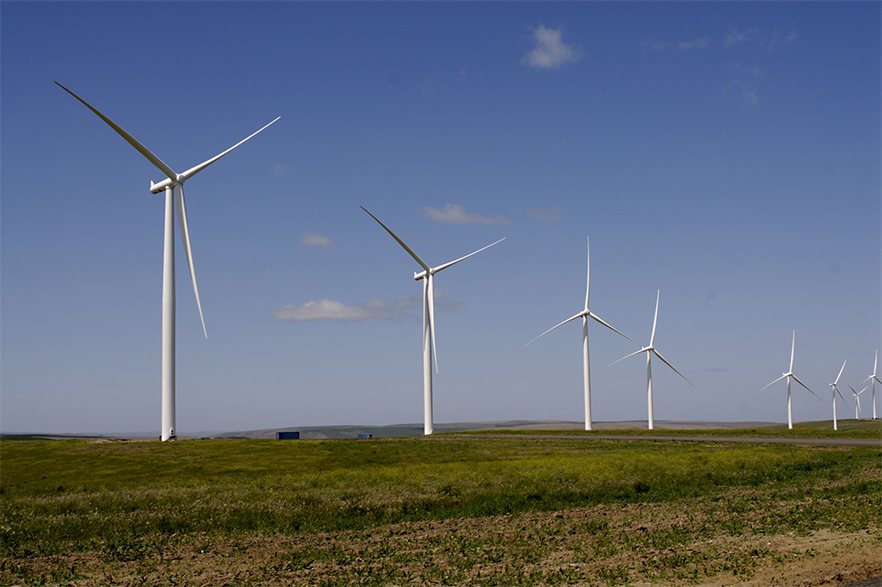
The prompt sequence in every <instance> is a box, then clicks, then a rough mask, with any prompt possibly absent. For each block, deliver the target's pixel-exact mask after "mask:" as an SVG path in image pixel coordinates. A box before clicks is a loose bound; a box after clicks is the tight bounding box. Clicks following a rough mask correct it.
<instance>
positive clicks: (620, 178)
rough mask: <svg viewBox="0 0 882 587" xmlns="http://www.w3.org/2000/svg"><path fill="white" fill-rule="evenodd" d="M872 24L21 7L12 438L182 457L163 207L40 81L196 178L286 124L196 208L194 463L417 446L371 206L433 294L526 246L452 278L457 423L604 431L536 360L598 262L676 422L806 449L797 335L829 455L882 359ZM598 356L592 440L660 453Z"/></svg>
mask: <svg viewBox="0 0 882 587" xmlns="http://www.w3.org/2000/svg"><path fill="white" fill-rule="evenodd" d="M880 12H882V6H880V4H879V3H872V2H860V3H847V2H836V3H825V2H813V3H740V2H739V3H723V2H713V3H599V2H585V3H481V4H475V3H358V4H349V3H287V2H271V3H247V4H245V3H233V2H229V3H227V2H224V3H214V2H198V3H174V2H169V3H150V2H147V3H138V2H132V3H129V2H126V3H77V2H63V3H39V2H3V3H2V4H0V27H2V29H0V33H2V34H0V76H2V77H0V84H2V86H0V90H2V94H0V96H2V102H0V106H2V110H0V117H2V120H0V123H2V129H0V130H2V144H0V148H2V160H0V161H2V184H0V188H2V202H0V204H2V208H0V212H2V219H0V221H2V404H0V407H2V419H0V428H2V430H3V431H4V432H24V431H31V432H49V431H52V432H70V433H77V432H142V431H143V432H151V433H152V432H157V433H158V430H159V424H160V358H161V357H160V327H161V323H160V316H161V303H160V302H161V276H162V222H163V198H162V196H161V195H152V194H151V193H150V192H149V182H150V181H151V180H153V181H159V180H161V179H162V174H161V172H160V171H159V170H157V169H156V168H155V167H153V165H152V164H151V163H150V162H148V161H147V160H146V159H145V158H144V157H142V156H141V155H140V154H139V153H138V152H137V151H135V150H134V149H132V148H131V147H130V146H129V145H128V144H126V143H125V142H124V141H123V140H122V139H121V138H120V137H119V136H118V135H116V133H114V132H113V131H112V130H111V129H110V128H109V127H108V126H107V125H105V124H104V123H103V122H102V121H101V120H100V119H98V118H97V117H96V116H95V115H94V114H92V113H91V112H89V111H88V110H87V109H86V108H84V107H83V106H82V104H80V103H78V102H77V101H76V100H74V99H73V98H72V97H71V96H70V95H68V94H67V93H65V92H64V91H63V90H61V89H60V88H59V87H57V86H56V85H55V84H54V83H53V82H54V81H58V82H60V83H62V84H64V85H65V86H67V87H68V88H70V89H71V90H72V91H74V92H76V93H77V94H79V95H80V96H81V97H82V98H83V99H85V100H87V101H89V102H90V103H91V104H92V105H94V106H95V107H96V108H98V109H99V110H101V111H102V112H103V113H104V114H106V115H107V116H109V117H110V118H111V119H113V120H114V121H115V122H116V123H117V124H119V125H120V126H122V127H123V128H124V129H126V130H127V131H128V132H130V133H131V134H132V135H133V136H135V137H136V138H137V139H138V140H139V141H141V142H142V143H143V144H144V145H146V146H147V147H148V148H150V149H151V150H152V151H153V152H154V153H156V154H157V155H158V156H159V157H160V158H162V159H163V160H164V161H165V162H166V163H168V164H169V165H170V166H171V167H172V168H173V169H175V170H176V171H179V172H180V171H183V170H185V169H187V168H189V167H191V166H193V165H196V164H197V163H200V162H201V161H203V160H205V159H207V158H209V157H211V156H213V155H215V154H216V153H218V152H220V151H222V150H224V149H226V148H227V147H229V146H231V145H232V144H234V143H236V142H238V141H239V140H241V139H242V138H244V137H245V136H247V135H249V134H250V133H252V132H253V131H255V130H257V129H258V128H260V127H261V126H263V125H264V124H266V123H267V122H269V121H270V120H272V119H273V118H275V117H276V116H281V117H282V118H281V120H279V122H277V123H276V124H275V125H273V126H271V127H270V128H268V129H267V130H266V131H264V132H263V133H261V134H260V135H258V136H257V137H255V138H254V139H252V140H251V141H249V142H248V143H246V144H245V145H243V146H242V147H240V148H239V149H237V150H236V151H235V152H233V153H232V154H230V155H228V156H227V157H226V158H224V159H223V160H222V161H220V162H218V163H216V164H215V165H213V166H212V167H211V168H210V169H207V170H205V171H204V172H202V173H201V174H199V175H198V176H197V177H194V178H193V179H192V180H191V181H189V182H188V183H187V208H188V215H189V224H190V232H191V240H192V244H193V255H194V262H195V268H196V276H197V280H198V284H199V291H200V298H201V301H202V307H203V311H204V315H205V322H206V327H207V331H208V340H205V338H204V337H203V334H202V328H201V325H200V322H199V315H198V311H197V308H196V304H195V299H194V296H193V292H192V287H191V286H190V283H189V277H188V274H187V267H186V260H185V257H184V256H183V250H182V247H181V245H180V237H179V236H178V235H176V237H175V238H176V254H177V308H178V310H177V421H178V430H179V432H180V433H181V434H187V433H193V432H198V431H207V430H213V431H222V430H244V429H256V428H272V427H282V426H312V425H334V424H372V425H380V424H394V423H405V422H421V420H422V359H421V357H422V351H421V332H420V330H421V327H420V320H421V307H420V303H419V295H420V293H421V284H420V283H417V282H414V281H413V271H414V270H416V269H418V266H417V265H416V263H414V262H413V260H412V259H411V258H410V257H409V256H408V255H407V253H406V252H405V251H403V250H402V249H401V248H400V247H399V246H398V245H397V244H396V243H395V242H394V241H393V240H392V239H391V238H390V237H389V235H388V234H386V233H385V231H383V230H382V228H381V227H380V226H378V225H377V224H376V223H375V222H374V221H373V220H372V219H371V218H370V217H369V216H367V215H366V214H365V213H364V212H363V211H362V210H361V209H359V206H360V205H361V206H364V207H365V208H367V209H368V210H370V211H371V212H372V213H373V214H375V215H376V216H377V217H378V218H380V219H381V220H382V221H383V222H384V223H385V224H386V225H387V226H389V227H390V228H392V230H394V231H395V232H396V233H397V234H398V235H399V236H400V237H401V238H402V239H404V240H405V241H406V242H408V244H409V245H410V246H411V247H413V248H414V249H415V250H416V251H417V253H419V254H420V256H422V257H423V258H424V259H425V260H426V261H427V262H428V263H429V264H431V265H439V264H441V263H444V262H447V261H450V260H453V259H455V258H457V257H460V256H462V255H465V254H467V253H470V252H472V251H474V250H476V249H478V248H480V247H483V246H485V245H487V244H489V243H491V242H493V241H495V240H498V239H500V238H502V237H506V240H505V241H503V242H502V243H500V244H498V245H496V246H495V247H492V248H491V249H488V250H487V251H484V252H482V253H480V254H479V255H476V256H475V257H473V258H470V259H468V260H467V261H464V262H462V263H461V264H458V265H456V266H455V267H452V268H450V269H448V270H445V271H444V272H442V273H439V274H438V275H437V277H436V287H437V289H438V291H439V292H440V294H439V297H440V298H442V299H440V300H439V303H438V312H437V317H436V336H437V354H438V362H439V367H440V373H439V374H437V375H436V377H435V406H434V407H435V421H436V422H438V423H443V422H460V421H476V420H505V419H561V420H576V421H578V420H581V419H582V418H583V407H582V383H581V370H582V367H581V327H580V325H579V323H578V322H575V323H573V324H568V325H566V326H564V327H561V328H559V329H557V330H556V331H554V332H553V333H550V334H549V335H547V336H545V337H543V338H542V339H540V340H538V341H536V342H535V343H533V344H531V345H530V346H528V347H526V348H524V345H525V344H526V343H527V342H528V341H529V340H531V339H532V338H533V337H535V336H536V335H538V334H539V333H541V332H543V331H544V330H546V329H547V328H550V327H551V326H553V325H555V324H557V323H558V322H560V321H562V320H564V319H565V318H568V317H570V316H572V315H573V314H575V313H577V312H579V311H580V310H581V309H582V304H583V300H584V288H585V264H586V237H590V239H591V270H592V271H591V277H592V283H591V285H592V287H591V309H592V311H593V312H595V313H596V314H598V315H600V316H601V317H602V318H603V319H604V320H606V321H608V322H609V323H611V324H612V325H613V326H615V327H616V328H618V329H619V330H621V331H622V332H624V333H625V334H627V335H628V336H630V337H631V338H633V339H635V340H637V341H638V342H640V343H641V344H647V343H648V341H649V336H650V331H651V328H652V319H653V312H654V309H655V308H654V303H655V298H656V292H657V291H658V290H660V291H661V297H660V300H661V301H660V309H659V319H658V332H657V335H656V346H657V348H658V349H659V350H660V351H661V352H662V354H663V355H664V356H665V357H666V358H667V359H668V360H669V361H671V362H672V363H673V364H674V366H675V367H677V369H678V370H680V371H681V372H682V373H683V374H685V375H686V376H687V377H688V378H689V379H690V380H691V381H692V382H693V383H694V384H695V386H694V387H692V386H689V385H688V384H687V383H686V382H684V381H683V380H681V379H680V378H679V377H678V376H677V375H676V374H674V373H673V372H671V371H670V370H669V369H667V368H666V367H664V366H663V365H661V364H658V365H654V369H653V382H654V387H655V394H654V395H655V418H656V420H657V421H660V420H721V421H743V420H766V421H778V422H785V421H786V404H785V395H786V393H785V386H784V383H783V382H779V383H778V384H776V385H775V386H772V387H770V388H769V389H766V390H765V391H761V388H762V387H763V386H764V385H766V384H767V383H768V382H770V381H772V380H773V379H775V378H776V377H778V376H780V375H781V373H782V372H783V371H785V370H786V369H787V367H788V363H789V353H790V343H791V336H792V332H793V331H794V330H795V331H796V363H795V369H794V370H795V372H796V374H797V375H798V376H799V377H800V378H801V379H802V380H803V381H805V382H806V383H807V384H808V385H809V386H810V387H811V388H812V389H813V390H814V391H815V392H816V393H817V394H818V395H819V396H820V397H821V398H823V401H820V400H818V399H816V398H814V397H812V396H811V395H810V394H808V393H807V392H805V390H802V389H795V390H794V419H795V420H797V421H803V420H820V419H830V418H831V412H832V408H831V406H830V391H829V388H828V387H827V386H826V385H825V382H828V381H832V380H833V379H834V378H835V377H836V374H837V373H838V371H839V368H840V367H841V365H842V361H844V360H847V361H848V364H847V365H846V367H845V372H844V374H843V382H845V383H846V384H851V385H853V386H855V387H858V384H859V383H860V382H861V381H862V380H863V379H865V378H866V377H867V375H869V374H870V372H871V371H872V368H873V356H874V353H875V352H876V349H878V348H880V346H882V341H880V310H882V307H880V306H882V303H880V300H882V292H880V266H882V261H880V249H882V246H880V244H882V236H880V226H882V209H880V160H882V149H880V142H882V141H880V128H882V123H880V95H882V91H880V70H882V67H880V54H882V47H880V24H882V15H880ZM323 300H326V301H323ZM414 300H416V303H415V304H414V303H413V302H414ZM308 304H309V305H308ZM307 305H308V306H307ZM317 310H318V311H317ZM304 318H312V319H309V320H307V319H304ZM589 328H590V335H589V336H590V340H591V360H592V403H593V406H592V407H593V418H594V420H595V421H611V420H641V419H642V420H645V419H646V376H645V365H644V361H643V360H642V359H640V358H632V359H629V360H627V361H622V362H621V363H617V364H616V365H614V366H612V367H607V365H609V364H610V363H612V362H613V361H615V360H616V359H619V358H620V357H622V356H624V355H626V354H628V353H630V352H633V351H634V350H637V348H638V347H636V346H634V345H633V344H632V343H630V342H629V341H627V340H625V339H622V338H621V337H618V336H617V335H615V334H614V333H611V332H609V331H608V330H606V329H604V328H603V327H601V326H599V325H597V324H592V325H591V326H590V327H589ZM845 389H847V387H845ZM858 389H860V387H858ZM868 395H869V394H866V395H864V396H862V407H863V408H864V413H865V414H866V413H868V412H867V410H868V408H867V406H868V405H869V403H870V402H869V401H867V400H866V399H863V398H867V397H868ZM847 397H848V399H849V407H848V408H845V407H844V406H842V405H840V406H839V414H840V415H843V414H845V415H848V414H852V415H853V413H854V411H853V410H854V407H853V401H852V400H851V397H850V392H849V393H848V394H847ZM877 405H879V407H880V408H882V398H877Z"/></svg>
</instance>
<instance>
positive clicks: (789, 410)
mask: <svg viewBox="0 0 882 587" xmlns="http://www.w3.org/2000/svg"><path fill="white" fill-rule="evenodd" d="M795 351H796V331H795V330H794V331H793V345H792V346H791V347H790V371H788V372H787V373H784V374H783V375H781V377H778V378H777V379H775V380H774V381H772V383H769V385H766V387H769V386H770V385H774V384H775V383H778V382H779V381H781V380H782V379H784V378H785V377H786V378H787V427H788V428H790V429H793V403H792V401H791V399H790V378H791V377H792V378H793V379H795V380H796V382H797V383H799V384H800V385H802V386H803V387H805V388H806V390H807V391H808V392H809V393H810V394H812V395H813V396H815V397H817V398H818V399H821V398H820V397H818V394H816V393H815V392H814V391H812V390H811V389H809V388H808V385H806V384H805V383H803V382H802V381H800V380H799V377H797V376H796V375H794V374H793V355H794V353H795ZM766 387H764V388H763V389H766ZM763 389H761V390H760V391H762V390H763Z"/></svg>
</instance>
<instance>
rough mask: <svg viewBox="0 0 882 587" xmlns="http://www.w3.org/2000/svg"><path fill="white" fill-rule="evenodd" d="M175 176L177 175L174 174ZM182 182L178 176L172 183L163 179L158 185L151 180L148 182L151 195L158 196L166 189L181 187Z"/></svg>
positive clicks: (170, 180) (168, 179)
mask: <svg viewBox="0 0 882 587" xmlns="http://www.w3.org/2000/svg"><path fill="white" fill-rule="evenodd" d="M175 175H177V174H175ZM183 184H184V182H183V181H181V180H180V176H179V175H178V177H177V178H175V180H174V181H172V179H171V178H168V177H167V178H165V179H163V180H162V181H161V182H159V183H153V180H152V179H151V180H150V193H151V194H160V193H162V192H164V191H165V189H166V188H168V187H177V186H179V185H183Z"/></svg>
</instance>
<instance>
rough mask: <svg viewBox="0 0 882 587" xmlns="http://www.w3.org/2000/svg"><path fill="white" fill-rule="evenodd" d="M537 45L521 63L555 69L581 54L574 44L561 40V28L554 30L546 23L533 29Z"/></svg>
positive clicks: (576, 58) (574, 59)
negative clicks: (566, 43)
mask: <svg viewBox="0 0 882 587" xmlns="http://www.w3.org/2000/svg"><path fill="white" fill-rule="evenodd" d="M533 36H534V41H535V42H536V47H535V49H533V50H532V51H530V52H529V53H527V54H526V55H524V58H523V59H521V63H523V64H524V65H528V66H530V67H539V68H541V69H553V68H555V67H560V66H561V65H563V64H565V63H567V62H570V61H576V60H578V59H579V55H578V53H577V52H576V50H575V49H574V48H573V46H572V45H565V44H564V43H563V42H562V41H561V38H560V37H561V34H560V29H557V30H552V29H547V28H545V26H544V25H541V24H540V25H539V27H538V28H537V29H536V30H535V31H533Z"/></svg>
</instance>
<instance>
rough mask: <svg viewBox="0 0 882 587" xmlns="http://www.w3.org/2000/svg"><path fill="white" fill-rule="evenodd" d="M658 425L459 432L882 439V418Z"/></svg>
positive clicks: (528, 434)
mask: <svg viewBox="0 0 882 587" xmlns="http://www.w3.org/2000/svg"><path fill="white" fill-rule="evenodd" d="M661 426H662V427H657V428H656V429H654V430H637V429H633V428H625V429H597V430H506V429H493V430H472V431H465V432H457V433H456V434H477V435H497V434H515V435H525V436H536V435H541V436H588V437H591V436H634V437H638V438H639V437H641V436H683V437H702V436H712V437H720V436H728V437H746V438H817V439H827V438H861V439H863V438H866V439H876V440H879V441H882V421H880V420H839V421H838V422H837V427H838V430H833V421H832V420H825V421H820V422H800V423H798V424H794V425H793V429H792V430H791V429H788V428H787V425H786V424H781V425H778V426H763V427H761V428H742V429H729V428H711V429H707V430H679V429H673V428H664V427H663V426H664V424H663V423H662V424H661Z"/></svg>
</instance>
